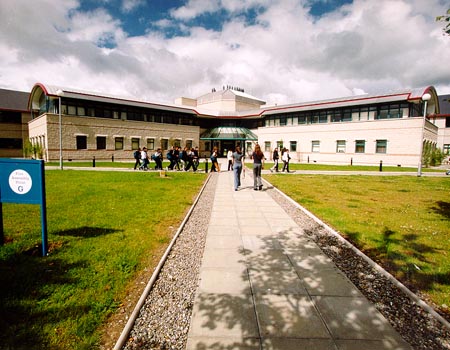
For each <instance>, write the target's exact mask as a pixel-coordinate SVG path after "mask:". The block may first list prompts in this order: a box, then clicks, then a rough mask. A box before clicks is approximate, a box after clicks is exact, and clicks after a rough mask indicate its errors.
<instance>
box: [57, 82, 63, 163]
mask: <svg viewBox="0 0 450 350" xmlns="http://www.w3.org/2000/svg"><path fill="white" fill-rule="evenodd" d="M56 95H58V104H59V106H58V114H59V169H61V170H63V155H62V118H61V96H64V92H63V91H62V90H60V89H59V90H58V91H56Z"/></svg>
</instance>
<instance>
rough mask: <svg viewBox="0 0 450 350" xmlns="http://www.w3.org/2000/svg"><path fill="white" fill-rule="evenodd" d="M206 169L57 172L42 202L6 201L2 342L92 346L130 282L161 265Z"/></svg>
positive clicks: (0, 278)
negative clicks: (43, 215) (45, 250)
mask: <svg viewBox="0 0 450 350" xmlns="http://www.w3.org/2000/svg"><path fill="white" fill-rule="evenodd" d="M205 178H206V177H205V174H192V173H189V174H187V173H170V174H169V176H168V177H166V178H160V177H159V173H158V172H154V173H148V172H147V173H143V172H133V173H122V172H91V171H83V172H78V171H63V172H61V171H47V172H46V187H47V213H48V214H47V217H48V236H49V248H50V254H49V256H48V257H41V256H40V255H41V248H40V243H41V228H40V208H39V206H36V205H23V204H3V218H4V229H5V237H6V243H5V244H4V246H1V247H0V285H1V287H0V311H1V314H2V316H1V318H0V344H1V345H0V348H2V349H3V348H5V349H10V348H11V349H44V348H47V349H61V350H62V349H92V348H95V347H96V344H98V342H99V337H100V331H99V327H100V326H101V325H102V323H103V322H105V320H106V319H107V317H108V316H109V315H111V313H113V312H114V311H115V310H116V309H117V307H118V305H119V304H120V303H121V300H123V299H124V298H125V295H126V290H127V286H130V284H131V282H132V280H133V278H134V277H135V276H136V275H137V274H138V272H139V271H142V270H143V269H144V268H148V267H150V266H155V264H156V263H157V261H158V260H159V258H160V256H161V255H162V252H163V251H164V249H165V247H166V246H167V245H168V243H169V241H170V239H171V237H172V235H173V233H174V232H175V230H176V228H177V227H178V226H179V224H180V223H181V221H182V219H183V217H184V216H185V213H186V211H187V209H188V208H189V207H190V205H191V204H192V203H193V200H194V198H195V196H196V195H197V193H198V191H199V189H200V187H201V185H202V184H203V182H204V180H205Z"/></svg>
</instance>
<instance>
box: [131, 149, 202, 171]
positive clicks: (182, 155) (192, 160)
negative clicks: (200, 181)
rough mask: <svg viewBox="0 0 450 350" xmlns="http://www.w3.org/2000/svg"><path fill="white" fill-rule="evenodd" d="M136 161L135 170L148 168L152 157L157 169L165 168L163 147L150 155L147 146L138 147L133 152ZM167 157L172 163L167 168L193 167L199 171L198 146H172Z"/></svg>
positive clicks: (185, 169)
mask: <svg viewBox="0 0 450 350" xmlns="http://www.w3.org/2000/svg"><path fill="white" fill-rule="evenodd" d="M133 156H134V159H135V163H134V170H136V169H139V170H148V169H149V168H148V166H149V164H150V159H151V160H153V161H154V162H155V170H163V165H162V162H163V159H164V157H163V153H162V150H161V148H158V149H157V150H156V151H155V152H154V153H153V154H152V155H151V156H150V157H149V155H148V150H147V147H143V148H142V149H141V148H138V149H137V150H136V151H134V153H133ZM166 157H167V159H168V160H169V161H170V165H169V166H168V167H167V170H175V169H177V170H180V171H181V170H184V171H189V170H190V169H191V168H192V169H193V171H197V168H198V164H199V160H198V147H196V148H188V147H185V148H181V147H175V146H172V147H171V149H170V150H169V151H168V152H167V154H166Z"/></svg>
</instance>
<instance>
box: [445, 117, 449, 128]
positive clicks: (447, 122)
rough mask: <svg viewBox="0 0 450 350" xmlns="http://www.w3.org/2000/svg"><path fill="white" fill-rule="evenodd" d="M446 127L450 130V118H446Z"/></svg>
mask: <svg viewBox="0 0 450 350" xmlns="http://www.w3.org/2000/svg"><path fill="white" fill-rule="evenodd" d="M445 127H446V128H450V117H446V118H445Z"/></svg>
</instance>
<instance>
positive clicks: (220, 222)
mask: <svg viewBox="0 0 450 350" xmlns="http://www.w3.org/2000/svg"><path fill="white" fill-rule="evenodd" d="M238 224H239V223H238V218H237V217H224V216H220V217H218V218H215V219H211V220H210V222H209V225H210V226H238Z"/></svg>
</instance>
